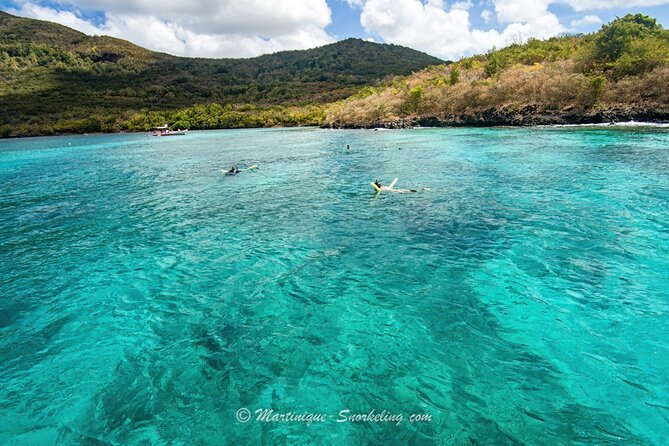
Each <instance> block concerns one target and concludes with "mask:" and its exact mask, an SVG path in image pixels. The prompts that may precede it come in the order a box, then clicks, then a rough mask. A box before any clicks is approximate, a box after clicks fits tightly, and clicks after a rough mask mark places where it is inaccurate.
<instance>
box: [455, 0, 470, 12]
mask: <svg viewBox="0 0 669 446" xmlns="http://www.w3.org/2000/svg"><path fill="white" fill-rule="evenodd" d="M472 6H474V3H472V0H464V1H458V2H455V3H453V6H451V9H464V10H465V11H469V10H470V9H471V8H472Z"/></svg>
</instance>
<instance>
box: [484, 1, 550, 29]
mask: <svg viewBox="0 0 669 446" xmlns="http://www.w3.org/2000/svg"><path fill="white" fill-rule="evenodd" d="M493 3H494V4H495V12H496V13H497V19H498V20H499V21H500V22H501V23H518V22H528V21H530V20H533V19H536V18H538V17H541V16H544V15H546V14H550V13H549V12H548V4H549V3H550V0H493Z"/></svg>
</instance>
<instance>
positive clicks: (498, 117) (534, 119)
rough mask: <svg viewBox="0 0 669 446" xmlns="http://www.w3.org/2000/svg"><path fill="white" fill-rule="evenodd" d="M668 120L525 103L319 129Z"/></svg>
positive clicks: (663, 112) (665, 114) (655, 114)
mask: <svg viewBox="0 0 669 446" xmlns="http://www.w3.org/2000/svg"><path fill="white" fill-rule="evenodd" d="M629 121H638V122H648V123H669V109H657V108H626V109H610V110H601V111H588V112H583V111H574V110H566V109H563V110H559V111H546V110H538V109H537V107H533V106H528V107H525V108H523V109H520V110H506V109H496V108H491V109H488V110H483V111H480V112H474V113H464V114H460V115H445V116H421V117H410V118H399V119H395V120H390V121H376V122H345V123H341V122H334V123H329V124H325V125H323V128H337V129H371V128H384V129H409V128H413V127H417V126H421V127H498V126H512V127H528V126H537V125H568V124H577V125H578V124H581V125H583V124H586V125H587V124H608V123H610V124H615V123H618V122H629Z"/></svg>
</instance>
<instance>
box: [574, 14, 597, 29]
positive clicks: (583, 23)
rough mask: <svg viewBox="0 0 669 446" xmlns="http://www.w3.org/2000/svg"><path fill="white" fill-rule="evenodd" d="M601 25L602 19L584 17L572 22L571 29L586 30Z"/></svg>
mask: <svg viewBox="0 0 669 446" xmlns="http://www.w3.org/2000/svg"><path fill="white" fill-rule="evenodd" d="M601 23H602V19H600V18H599V17H597V16H596V15H586V16H584V17H581V18H580V19H576V20H572V21H571V27H572V28H575V29H579V28H587V27H590V26H593V25H599V24H601Z"/></svg>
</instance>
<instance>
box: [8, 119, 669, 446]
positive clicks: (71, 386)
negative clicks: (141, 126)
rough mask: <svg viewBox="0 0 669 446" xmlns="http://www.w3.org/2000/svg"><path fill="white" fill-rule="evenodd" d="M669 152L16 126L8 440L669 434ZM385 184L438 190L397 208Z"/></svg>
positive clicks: (391, 440) (403, 440) (643, 143)
mask: <svg viewBox="0 0 669 446" xmlns="http://www.w3.org/2000/svg"><path fill="white" fill-rule="evenodd" d="M346 144H351V146H352V148H353V151H352V153H346V152H345V150H343V148H344V147H345V145H346ZM400 147H401V150H399V148H400ZM668 147H669V132H667V131H663V130H660V129H655V130H648V131H643V130H640V129H634V130H620V129H617V130H616V129H596V130H593V129H589V130H588V129H421V130H413V131H392V132H372V131H326V130H316V129H300V130H241V131H221V132H193V133H191V134H189V135H187V136H185V137H175V138H151V137H147V136H145V135H111V136H89V137H85V136H79V137H60V138H34V139H24V140H13V141H0V296H1V298H0V341H1V342H0V444H10V445H32V444H35V445H48V444H86V445H94V444H95V445H98V444H124V445H125V444H157V445H161V444H164V445H168V444H169V445H180V444H183V445H204V444H222V445H223V444H384V445H393V444H420V445H422V444H425V445H428V444H437V445H450V444H461V445H466V444H491V445H492V444H495V445H499V444H565V445H566V444H656V445H660V444H665V443H664V442H665V441H666V438H669V379H668V378H667V370H669V351H668V350H669V347H668V343H667V340H668V335H669V333H668V331H669V330H668V328H667V327H669V291H668V288H669V287H668V286H667V283H668V282H669V256H668V252H669V214H668V213H667V204H668V200H669V177H668V176H667V174H668V172H669V157H668V156H667V155H668V154H669V152H668V150H669V149H668ZM233 162H237V163H240V164H241V163H242V162H248V163H249V164H258V165H259V166H260V171H259V172H258V173H256V174H252V173H245V174H240V175H238V176H236V177H233V178H228V177H225V176H223V175H222V174H221V172H220V169H221V168H227V167H229V166H230V165H231V164H232V163H233ZM375 177H379V178H381V179H382V180H384V181H385V182H386V183H387V182H389V181H390V180H391V179H392V178H393V177H399V178H400V180H399V182H398V185H397V186H398V187H411V188H429V190H425V191H422V192H420V193H416V194H410V195H396V194H392V195H383V196H381V197H380V198H378V199H375V198H374V196H373V194H372V189H371V187H370V186H369V181H370V180H372V179H373V178H375ZM242 407H243V408H248V409H249V410H251V411H255V410H256V409H259V408H268V409H269V408H272V409H274V410H275V412H277V413H285V412H288V411H293V412H296V413H304V412H312V413H324V414H328V415H330V416H333V417H334V419H329V420H327V421H325V422H322V423H314V424H312V425H311V426H307V425H305V424H304V423H263V422H260V421H257V420H255V419H252V420H251V421H250V422H248V423H240V422H238V421H236V419H235V414H236V411H237V410H238V409H239V408H242ZM342 409H350V410H351V413H367V412H369V411H370V410H372V409H374V410H375V411H376V412H377V413H380V412H382V411H383V410H386V411H387V412H388V413H393V414H403V415H404V416H405V417H406V418H408V416H409V415H410V414H412V413H429V414H432V416H433V419H432V421H431V422H425V423H410V422H409V421H408V420H406V418H405V421H404V422H402V423H401V424H400V425H399V426H396V425H395V423H374V422H361V423H336V422H335V420H336V419H337V415H338V413H339V411H340V410H342ZM254 417H255V414H254Z"/></svg>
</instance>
